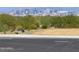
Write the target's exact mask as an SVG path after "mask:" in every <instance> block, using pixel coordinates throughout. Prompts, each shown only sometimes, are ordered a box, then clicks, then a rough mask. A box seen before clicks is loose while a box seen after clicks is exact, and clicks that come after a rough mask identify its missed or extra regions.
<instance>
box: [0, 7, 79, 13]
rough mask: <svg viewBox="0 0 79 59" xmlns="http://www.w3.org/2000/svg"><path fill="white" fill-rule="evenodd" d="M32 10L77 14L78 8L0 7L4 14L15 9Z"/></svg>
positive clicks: (0, 11)
mask: <svg viewBox="0 0 79 59" xmlns="http://www.w3.org/2000/svg"><path fill="white" fill-rule="evenodd" d="M34 8H38V9H44V8H47V9H51V8H52V9H53V10H61V11H62V10H64V11H72V12H79V7H0V13H6V12H10V11H12V10H16V9H18V10H19V9H20V10H21V9H31V10H32V9H34Z"/></svg>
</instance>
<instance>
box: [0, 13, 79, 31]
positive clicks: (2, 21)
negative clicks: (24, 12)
mask: <svg viewBox="0 0 79 59" xmlns="http://www.w3.org/2000/svg"><path fill="white" fill-rule="evenodd" d="M49 27H55V28H79V16H74V15H68V16H49V15H48V16H31V15H28V16H12V15H8V14H0V32H6V31H9V30H11V31H12V32H13V31H15V30H17V29H24V30H32V29H39V28H42V29H46V28H49Z"/></svg>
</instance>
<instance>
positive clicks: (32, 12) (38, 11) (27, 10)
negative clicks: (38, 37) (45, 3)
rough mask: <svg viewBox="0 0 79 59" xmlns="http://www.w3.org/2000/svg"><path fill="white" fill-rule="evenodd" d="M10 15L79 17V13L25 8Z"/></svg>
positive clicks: (14, 10)
mask: <svg viewBox="0 0 79 59" xmlns="http://www.w3.org/2000/svg"><path fill="white" fill-rule="evenodd" d="M8 14H10V15H14V16H27V15H32V16H46V15H49V16H67V15H76V16H79V12H72V11H67V10H57V9H53V8H32V9H30V8H25V9H12V11H10V12H9V13H8Z"/></svg>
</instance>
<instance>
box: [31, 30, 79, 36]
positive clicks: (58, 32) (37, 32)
mask: <svg viewBox="0 0 79 59" xmlns="http://www.w3.org/2000/svg"><path fill="white" fill-rule="evenodd" d="M32 34H35V35H79V28H70V29H69V28H66V29H62V28H49V29H40V30H35V31H34V32H33V33H32Z"/></svg>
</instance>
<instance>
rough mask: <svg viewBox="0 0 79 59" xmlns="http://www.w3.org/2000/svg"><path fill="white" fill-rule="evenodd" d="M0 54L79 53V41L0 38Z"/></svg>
mask: <svg viewBox="0 0 79 59" xmlns="http://www.w3.org/2000/svg"><path fill="white" fill-rule="evenodd" d="M0 52H79V39H78V38H74V39H73V38H10V39H9V38H4V39H3V38H0Z"/></svg>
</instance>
